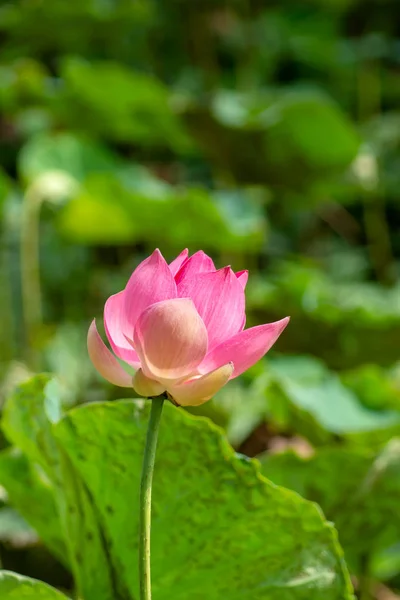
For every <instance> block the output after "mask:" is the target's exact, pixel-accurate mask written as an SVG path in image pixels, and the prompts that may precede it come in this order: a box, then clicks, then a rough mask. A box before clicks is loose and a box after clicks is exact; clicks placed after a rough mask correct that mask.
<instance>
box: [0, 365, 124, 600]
mask: <svg viewBox="0 0 400 600" xmlns="http://www.w3.org/2000/svg"><path fill="white" fill-rule="evenodd" d="M59 417H60V406H59V388H58V385H57V382H56V380H54V379H51V378H50V377H49V376H47V375H38V376H36V377H33V378H32V379H31V380H29V381H27V382H25V383H23V384H22V385H21V386H19V388H17V389H16V391H15V392H14V393H13V394H12V395H11V396H10V397H9V398H8V400H7V402H6V405H5V408H4V413H3V421H2V426H3V430H4V432H5V434H6V436H7V438H8V439H9V440H10V441H11V442H12V443H14V444H15V445H16V446H17V447H18V448H19V449H20V450H22V451H23V452H24V453H25V455H26V457H27V459H28V460H29V462H30V463H31V471H30V475H29V476H30V477H32V476H33V473H34V472H35V470H36V475H35V476H39V473H40V469H42V470H43V471H44V473H45V475H46V477H47V478H48V479H49V481H50V486H49V488H48V490H49V492H50V491H51V490H52V493H53V494H54V504H55V506H56V509H57V515H58V518H55V516H54V513H52V512H51V511H49V514H48V522H47V523H45V524H43V522H42V517H43V515H42V514H41V512H40V510H39V509H38V507H37V506H35V501H38V500H40V497H41V499H42V501H46V502H47V504H48V505H50V507H51V501H50V500H49V498H48V497H47V498H45V497H44V495H43V492H44V491H43V489H41V490H40V489H39V486H38V482H37V481H35V482H34V489H33V493H32V497H30V495H29V493H28V491H29V487H27V488H26V490H25V496H23V495H21V490H20V489H19V487H18V485H17V483H16V482H13V481H12V477H11V476H10V473H9V465H7V462H5V464H4V460H5V459H4V457H3V459H2V460H3V472H2V471H1V468H0V482H2V483H3V480H2V477H4V487H5V488H6V490H9V493H10V496H12V499H13V501H15V507H16V508H17V509H20V510H21V514H23V516H24V517H25V518H26V520H27V521H28V522H29V523H30V524H31V525H32V526H33V527H36V528H37V531H38V533H39V535H42V537H43V540H44V541H45V542H48V543H49V547H50V549H53V550H56V552H55V553H56V554H58V552H57V548H56V547H55V544H52V543H51V539H54V540H57V539H58V538H59V536H62V537H63V540H64V543H65V545H66V548H67V558H66V560H65V562H68V563H69V565H70V566H71V569H72V571H73V572H74V576H75V582H76V584H77V587H78V589H79V591H80V593H81V596H82V597H83V598H84V599H85V600H91V599H92V598H93V600H115V599H116V598H117V599H119V597H121V598H124V595H123V593H121V594H120V596H119V595H118V594H119V593H120V591H121V589H120V585H119V583H120V582H119V580H118V579H117V578H116V575H115V573H114V572H113V571H112V565H111V564H110V562H109V560H108V548H107V546H106V544H105V542H104V539H103V533H102V529H101V526H100V524H99V521H98V515H97V509H96V507H95V506H94V504H93V502H92V500H91V497H90V494H89V492H88V489H87V487H86V486H85V484H84V482H82V481H81V480H80V479H79V477H77V475H76V473H75V471H74V468H73V467H72V465H71V464H70V460H69V458H68V456H67V454H66V453H65V451H64V450H63V449H62V448H60V447H59V446H58V444H57V441H56V439H55V438H54V435H53V425H54V423H55V422H56V421H57V419H59ZM1 462H2V461H1V460H0V465H1ZM38 469H39V470H38ZM26 477H27V476H26V474H25V478H26ZM25 480H26V479H25ZM38 492H39V494H40V497H38V495H37V494H38ZM29 498H31V502H32V506H31V507H30V506H29ZM38 515H39V516H38ZM50 538H51V539H50Z"/></svg>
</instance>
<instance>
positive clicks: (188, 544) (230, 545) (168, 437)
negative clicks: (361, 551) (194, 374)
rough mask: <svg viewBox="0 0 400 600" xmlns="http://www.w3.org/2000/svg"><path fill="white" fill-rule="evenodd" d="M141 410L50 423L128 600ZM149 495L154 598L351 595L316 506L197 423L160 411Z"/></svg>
mask: <svg viewBox="0 0 400 600" xmlns="http://www.w3.org/2000/svg"><path fill="white" fill-rule="evenodd" d="M148 414H149V406H148V403H146V405H145V406H144V408H141V406H140V404H138V403H137V402H135V401H128V400H121V401H118V402H113V403H96V404H90V405H86V406H84V407H81V408H78V409H74V410H72V411H71V412H69V413H68V414H67V415H66V416H65V417H64V418H63V419H62V420H61V421H60V422H59V423H58V424H56V425H55V427H54V431H55V435H56V437H57V440H58V442H59V444H60V445H62V447H63V448H64V449H65V451H66V452H67V453H68V456H69V459H70V461H71V463H72V465H73V466H74V468H75V471H76V473H77V476H78V477H79V478H80V479H81V480H82V481H84V482H85V485H86V486H87V489H88V491H89V494H90V497H91V498H92V501H93V503H94V504H95V505H96V509H97V511H98V515H99V519H100V520H101V522H102V525H103V533H104V536H105V539H106V540H107V545H108V548H109V553H110V559H111V560H113V562H114V565H115V569H116V570H117V572H118V576H119V578H121V579H122V580H124V581H125V582H126V583H127V586H128V588H129V590H130V591H131V596H132V597H133V598H137V593H138V578H137V569H136V564H137V538H138V510H139V506H138V500H139V481H140V469H141V461H142V454H143V447H144V441H145V435H146V429H147V421H148ZM153 494H154V496H153V528H152V564H153V589H154V598H155V600H167V599H168V600H169V599H170V598H174V599H175V600H188V599H189V598H190V600H203V599H204V598H207V599H208V600H222V599H223V598H225V597H229V598H230V600H239V599H240V600H246V599H247V600H250V599H251V600H267V599H268V600H275V599H276V600H277V599H278V598H279V600H297V599H299V600H300V599H301V600H319V599H321V600H322V599H323V600H336V599H337V600H339V599H340V600H344V599H348V598H351V591H350V585H349V582H348V577H347V574H346V571H345V567H344V564H343V560H342V556H341V551H340V548H339V546H338V545H337V541H336V535H335V531H334V529H333V528H332V526H331V525H330V524H328V523H327V522H326V521H324V519H323V516H322V514H321V512H320V510H319V508H318V507H317V506H316V505H314V504H311V503H309V502H306V501H305V500H303V499H302V498H300V497H299V496H297V495H296V494H294V493H292V492H290V491H288V490H285V489H283V488H278V487H276V486H274V485H272V484H271V483H270V482H268V481H267V480H265V479H264V478H262V477H261V476H260V474H259V470H258V465H257V463H255V462H254V461H250V460H248V459H245V458H243V457H239V456H237V455H235V454H234V452H233V451H232V449H231V448H230V447H229V445H228V444H227V442H226V440H225V438H224V437H223V435H221V431H220V430H219V429H218V428H216V427H215V426H214V425H212V424H211V423H210V422H209V421H208V420H205V419H201V418H195V417H192V416H190V415H188V414H186V413H185V412H183V411H182V410H179V409H176V408H175V407H172V406H171V405H167V406H166V407H165V411H164V415H163V421H162V426H161V431H160V439H159V448H158V455H157V461H156V469H155V480H154V487H153Z"/></svg>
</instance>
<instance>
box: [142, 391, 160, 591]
mask: <svg viewBox="0 0 400 600" xmlns="http://www.w3.org/2000/svg"><path fill="white" fill-rule="evenodd" d="M164 400H165V398H164V396H161V397H158V398H154V399H153V400H152V401H151V412H150V419H149V426H148V429H147V438H146V447H145V450H144V457H143V466H142V479H141V483H140V525H139V579H140V600H151V564H150V532H151V490H152V482H153V472H154V462H155V458H156V448H157V439H158V431H159V429H160V420H161V413H162V408H163V404H164Z"/></svg>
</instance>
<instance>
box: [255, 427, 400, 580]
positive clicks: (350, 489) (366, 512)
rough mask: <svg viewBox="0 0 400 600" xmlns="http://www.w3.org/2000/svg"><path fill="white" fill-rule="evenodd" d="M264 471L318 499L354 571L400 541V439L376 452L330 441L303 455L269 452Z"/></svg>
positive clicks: (272, 477) (315, 499)
mask: <svg viewBox="0 0 400 600" xmlns="http://www.w3.org/2000/svg"><path fill="white" fill-rule="evenodd" d="M261 462H262V472H263V473H264V475H265V476H267V477H269V478H270V479H271V480H272V481H273V482H274V483H277V484H279V485H284V486H285V487H288V488H291V489H293V490H295V491H297V492H298V493H300V494H302V495H303V496H305V497H306V498H308V499H310V500H313V501H315V502H318V503H319V504H320V505H321V507H322V508H323V510H324V512H325V514H326V515H327V516H328V517H329V518H330V519H331V520H332V521H334V523H335V525H336V527H337V529H338V531H339V536H340V541H341V542H342V543H343V546H344V548H345V551H346V558H347V559H348V560H349V561H350V565H351V567H352V568H353V570H354V571H355V572H360V570H361V569H362V568H363V560H364V558H365V556H371V555H372V553H374V552H375V551H377V550H381V549H383V548H385V547H387V546H390V545H391V544H394V543H395V542H397V541H398V535H399V531H400V517H399V511H398V502H399V497H400V439H393V440H391V441H390V442H389V443H388V444H387V445H386V447H385V448H384V449H383V450H381V451H379V452H377V451H375V450H373V449H369V448H359V447H347V446H327V447H325V448H320V449H318V450H317V451H316V454H315V455H314V456H312V457H310V458H307V459H304V458H300V457H299V456H297V455H296V454H295V453H294V452H292V451H290V452H285V453H282V454H275V455H270V454H266V455H265V456H263V457H262V459H261Z"/></svg>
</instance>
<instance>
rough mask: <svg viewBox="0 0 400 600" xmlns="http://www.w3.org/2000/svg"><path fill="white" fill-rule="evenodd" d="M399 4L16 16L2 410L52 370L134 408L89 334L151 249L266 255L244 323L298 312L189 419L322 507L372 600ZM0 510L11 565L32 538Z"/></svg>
mask: <svg viewBox="0 0 400 600" xmlns="http://www.w3.org/2000/svg"><path fill="white" fill-rule="evenodd" d="M397 12H398V3H397V2H396V0H385V1H384V2H383V1H382V0H367V1H364V2H362V1H361V0H326V1H322V0H310V2H307V3H304V2H303V3H301V2H298V1H297V0H286V1H285V2H275V1H273V2H268V3H267V2H264V1H263V0H195V1H187V0H164V1H163V2H161V0H135V1H132V0H79V1H78V0H71V1H69V2H65V1H64V0H37V1H35V2H28V1H26V0H16V1H15V2H3V3H1V6H0V51H1V52H0V56H1V59H0V250H1V253H0V311H1V315H2V317H1V321H2V324H1V327H0V377H1V384H0V405H1V404H2V403H3V401H4V399H5V398H6V396H7V395H8V394H9V393H10V391H12V390H13V389H14V387H15V385H16V384H17V383H18V382H20V381H24V380H25V379H26V378H27V377H28V376H29V375H30V374H32V373H34V372H36V371H38V370H39V369H46V370H49V371H51V372H53V373H56V374H57V375H58V378H59V382H60V386H61V387H60V390H61V391H60V393H61V395H62V398H63V401H64V403H65V404H66V405H68V406H70V405H74V404H76V403H81V402H91V401H93V400H109V399H111V400H112V399H116V398H117V397H118V395H119V392H118V390H115V389H112V388H111V387H110V386H108V385H107V384H105V383H104V382H102V381H101V380H100V378H99V377H98V376H97V375H96V373H95V372H94V370H93V368H92V367H91V365H90V363H89V361H88V358H87V355H86V349H85V335H86V330H87V326H88V324H89V322H90V320H91V319H92V318H93V316H98V317H99V316H101V312H102V307H103V304H104V301H105V299H106V298H107V297H108V296H109V295H110V294H112V293H114V292H115V291H117V290H119V289H121V288H122V287H123V285H124V283H125V281H126V279H127V277H128V276H129V274H130V273H131V271H132V269H133V268H134V267H135V266H136V265H137V264H138V262H139V261H140V260H141V259H142V258H144V257H145V256H146V255H147V254H148V253H149V252H151V251H152V250H153V249H154V247H156V246H159V247H160V249H161V250H162V252H163V253H164V255H165V256H166V258H167V259H172V258H173V257H174V255H176V254H177V253H178V252H179V251H180V250H181V249H182V248H183V247H186V246H188V247H189V248H190V250H191V251H195V250H197V249H199V248H202V249H204V250H205V251H207V252H209V253H210V254H211V255H212V256H213V258H214V259H215V262H216V264H217V265H218V266H223V265H225V264H229V263H230V264H232V266H234V267H235V269H236V270H239V269H244V268H248V269H249V270H250V280H249V284H248V288H247V325H248V326H251V325H255V324H258V323H261V322H266V321H268V320H274V319H278V318H281V317H284V316H286V315H287V314H289V315H291V317H292V320H291V323H290V325H289V327H288V328H287V330H286V331H285V333H284V335H283V336H282V338H281V339H280V340H279V342H278V344H277V346H276V349H274V351H273V352H272V353H271V358H268V360H266V361H264V362H262V363H260V364H259V365H257V366H256V367H255V368H254V369H252V371H251V372H250V373H248V374H246V375H245V376H243V377H242V378H240V380H239V381H236V382H234V383H231V384H230V385H229V386H228V387H227V388H225V389H224V390H222V391H221V393H220V394H219V395H218V397H217V398H216V399H215V400H214V401H213V402H212V403H209V404H207V405H204V407H201V409H197V410H195V411H193V412H197V413H201V414H207V415H208V416H210V417H211V418H212V419H213V420H214V421H215V422H217V423H218V424H220V425H222V426H224V427H225V429H226V431H227V434H228V437H229V439H230V441H231V442H232V444H233V445H234V446H235V448H237V449H239V450H240V451H241V452H243V453H247V454H250V455H252V456H253V455H256V454H259V453H265V452H267V454H266V455H265V454H263V464H264V467H263V468H265V469H266V471H265V472H266V473H267V475H268V477H269V478H271V479H272V480H273V481H276V482H277V483H282V484H284V485H286V486H288V487H291V488H293V489H295V490H297V491H299V492H300V493H301V494H303V495H305V496H306V497H308V498H310V499H312V500H315V501H317V502H319V503H320V504H321V506H322V508H323V509H324V510H325V511H326V514H327V516H328V517H329V518H330V519H332V520H334V522H335V524H336V525H337V527H338V528H339V537H340V540H341V542H342V543H343V545H344V547H345V550H346V557H347V560H348V562H349V564H350V566H351V568H352V569H353V570H354V572H355V573H356V574H357V576H358V579H357V581H356V584H357V586H358V587H357V586H356V587H357V590H358V593H359V594H360V596H361V597H362V600H368V599H371V598H375V597H377V596H378V594H379V593H380V592H379V591H376V589H378V588H376V586H375V579H379V580H381V581H384V582H385V584H387V585H388V586H389V587H391V588H392V589H393V590H395V591H396V590H397V591H399V590H400V559H399V556H400V552H399V544H400V524H399V523H398V522H397V521H398V520H397V519H396V518H395V515H393V514H392V513H393V512H395V509H394V507H395V506H396V502H397V505H398V504H399V501H400V490H399V489H398V486H397V483H396V482H397V479H398V477H397V470H398V465H399V464H400V462H399V461H400V459H399V457H398V455H397V453H394V454H391V455H390V456H391V459H390V460H391V462H390V465H391V466H390V469H389V470H388V471H387V472H386V471H385V473H386V474H385V475H384V476H382V487H379V486H380V485H381V484H379V486H378V487H376V488H375V487H374V486H372V487H371V488H369V487H368V486H367V487H365V486H364V487H363V485H364V483H363V482H365V480H366V478H367V479H368V477H369V475H368V473H370V472H371V470H372V471H373V469H374V468H375V467H374V465H376V464H380V462H379V461H380V458H379V457H381V456H382V455H383V456H386V454H385V452H386V451H387V449H388V448H389V449H390V448H393V447H394V446H393V445H391V444H393V441H391V440H392V438H393V437H399V436H400V366H399V365H400V362H399V356H400V354H399V348H400V344H399V339H400V283H399V257H400V233H399V232H400V209H399V206H400V112H399V100H400V78H399V66H400V50H399V48H400V31H399V26H398V19H397V18H396V17H397ZM299 436H300V440H301V443H300V442H299V440H298V438H299ZM298 442H299V444H300V445H299V447H298V448H297V446H296V444H297V443H298ZM292 443H293V444H294V447H295V450H296V449H297V450H299V449H301V448H302V447H303V446H304V444H306V445H307V447H309V449H310V448H311V450H310V451H312V452H313V455H312V457H309V458H307V459H305V458H299V457H298V456H297V455H296V454H293V450H291V449H290V448H291V446H290V444H292ZM0 444H1V445H4V446H6V442H5V441H4V440H0ZM282 445H283V447H284V448H285V447H286V446H287V445H289V450H285V452H284V454H283V455H282V457H280V456H279V455H276V454H275V452H276V447H277V446H278V447H281V446H282ZM285 445H286V446H285ZM6 452H9V450H6ZM13 468H15V469H16V471H15V473H18V472H21V470H22V472H24V473H25V475H24V476H26V477H27V476H28V473H27V472H26V468H27V466H26V464H24V463H23V462H21V461H20V462H19V463H18V464H17V462H16V463H15V467H13ZM24 469H25V470H24ZM11 475H12V472H11ZM342 479H343V481H342ZM345 482H348V488H347V487H346V488H344V487H343V486H344V484H345ZM342 484H343V485H342ZM346 485H347V483H346ZM396 486H397V487H396ZM360 489H362V490H364V491H363V494H364V496H363V498H362V499H360V498H358V496H357V493H358V492H357V491H358V490H360ZM36 492H37V490H36V488H35V487H34V486H33V485H32V487H31V493H32V499H33V498H34V497H35V494H36ZM15 493H17V491H16V492H15ZM346 495H347V496H349V497H350V496H351V498H352V499H351V501H350V500H349V501H347V500H346V501H344V500H343V496H346ZM353 496H355V497H354V498H353ZM357 498H358V499H357ZM10 499H11V501H12V500H13V498H12V497H11V498H10ZM0 500H1V502H2V504H1V507H0V558H1V560H2V561H3V562H4V564H5V566H6V567H7V565H8V564H9V563H8V561H9V560H10V548H9V546H10V544H11V546H13V543H14V545H15V543H16V542H15V540H16V539H21V538H20V536H21V532H23V531H25V534H24V535H26V536H28V538H29V539H30V540H32V535H33V533H32V530H30V528H29V527H28V526H27V525H26V524H25V523H24V522H23V521H22V520H21V519H20V518H19V517H18V516H16V515H15V513H10V512H6V513H3V512H1V511H10V508H9V506H8V503H7V497H6V495H5V496H4V499H3V498H2V496H1V489H0ZM14 500H15V501H16V498H14ZM32 501H33V500H32ZM25 502H27V503H28V505H29V503H30V499H29V497H28V496H27V497H26V499H25ZM18 504H19V501H18ZM42 508H43V507H42ZM39 509H40V507H38V511H39V512H38V515H37V517H38V519H39V520H40V519H43V513H40V510H39ZM4 514H5V515H6V517H7V515H8V517H7V518H3V517H4ZM12 514H13V516H11V515H12ZM1 515H3V517H2V516H1ZM13 519H14V521H13ZM353 521H354V523H353ZM11 522H13V523H14V525H13V526H12V527H11V529H10V528H8V526H7V523H11ZM13 527H14V531H15V539H14V542H12V539H11V538H12V536H11V537H10V531H11V530H12V529H13ZM2 532H3V533H2ZM365 532H367V533H365ZM40 533H41V536H42V538H43V540H44V541H45V542H46V543H47V545H48V546H49V547H50V548H51V549H52V551H53V553H55V554H56V556H57V557H58V558H61V557H62V555H63V550H62V547H60V546H59V545H58V546H57V543H53V542H54V541H53V542H52V541H51V540H49V537H48V535H47V534H46V530H45V529H42V528H40ZM18 536H19V537H18ZM363 537H364V538H368V539H369V537H370V538H371V543H368V544H363V542H365V541H367V540H366V539H364V540H363V539H362V538H363ZM30 543H31V542H30ZM17 545H18V544H17ZM33 551H34V552H35V551H37V548H36V546H35V549H34V550H33ZM21 570H23V569H22V567H21ZM27 574H29V575H37V573H36V572H33V573H32V572H29V573H27ZM41 575H42V574H41ZM42 576H43V577H44V578H46V576H47V575H46V573H44V574H43V575H42ZM53 583H54V582H53ZM7 585H9V584H8V583H7ZM379 589H380V588H379ZM382 598H383V596H382ZM382 598H379V600H382ZM384 600H386V599H384Z"/></svg>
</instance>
